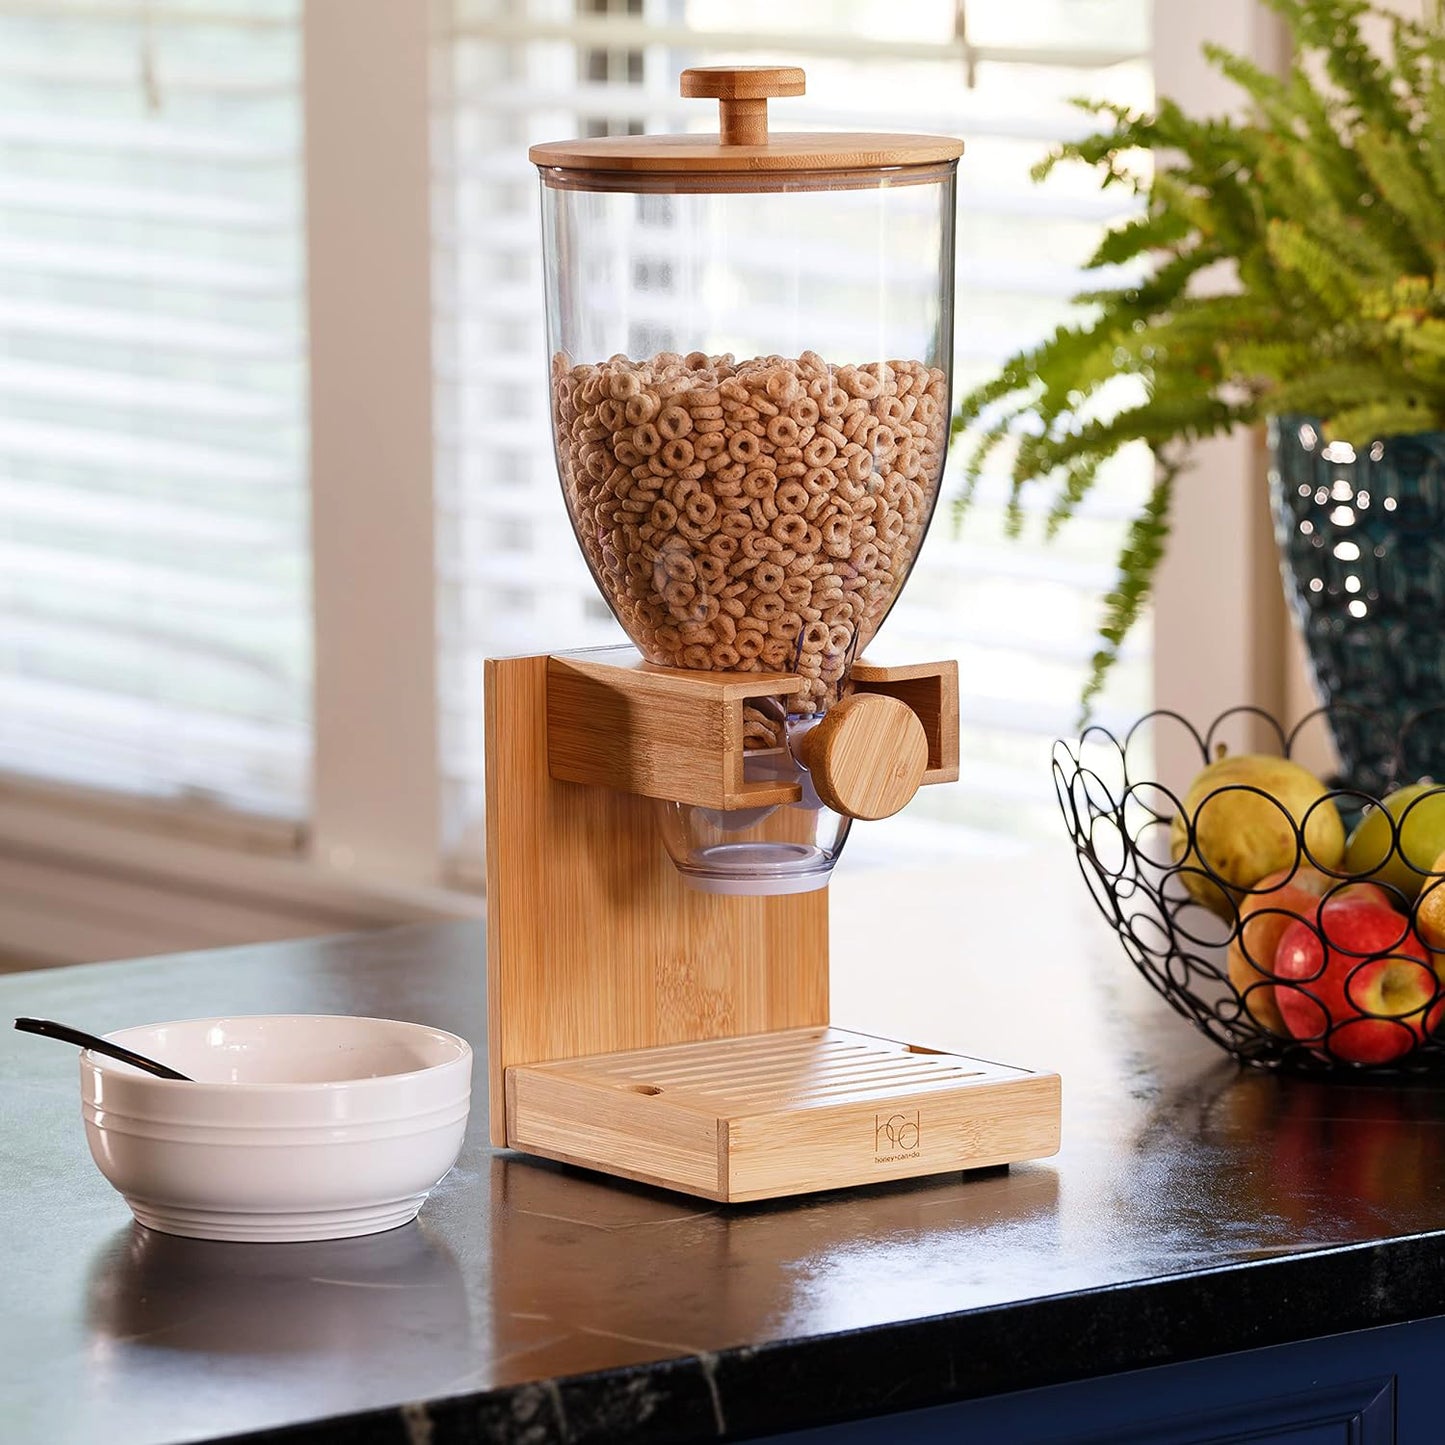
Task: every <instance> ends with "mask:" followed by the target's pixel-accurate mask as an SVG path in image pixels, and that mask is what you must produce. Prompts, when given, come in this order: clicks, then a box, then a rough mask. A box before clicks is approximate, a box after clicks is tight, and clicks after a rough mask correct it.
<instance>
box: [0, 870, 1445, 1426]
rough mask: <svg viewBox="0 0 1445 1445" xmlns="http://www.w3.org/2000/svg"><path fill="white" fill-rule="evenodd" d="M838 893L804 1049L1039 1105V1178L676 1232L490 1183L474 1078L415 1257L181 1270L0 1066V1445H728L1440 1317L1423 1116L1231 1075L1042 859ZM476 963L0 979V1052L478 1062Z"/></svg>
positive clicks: (1439, 1263)
mask: <svg viewBox="0 0 1445 1445" xmlns="http://www.w3.org/2000/svg"><path fill="white" fill-rule="evenodd" d="M849 883H850V886H848V887H847V888H844V887H843V886H842V885H843V880H842V879H841V878H840V881H839V883H838V884H835V894H836V895H837V896H836V897H835V900H834V910H835V916H834V955H835V968H834V1010H833V1012H834V1019H835V1022H838V1023H839V1024H841V1025H843V1026H845V1027H856V1028H861V1029H865V1030H868V1031H871V1032H875V1033H884V1034H891V1035H892V1036H894V1037H906V1038H908V1039H909V1040H910V1041H912V1042H920V1043H926V1044H929V1045H931V1046H935V1047H943V1048H959V1049H963V1050H965V1051H968V1050H971V1051H973V1052H974V1053H976V1054H978V1055H980V1056H983V1057H989V1058H995V1059H1001V1060H1004V1061H1006V1062H1010V1063H1017V1064H1022V1065H1025V1066H1032V1067H1045V1068H1055V1069H1057V1070H1059V1071H1060V1072H1061V1073H1062V1075H1063V1079H1064V1147H1063V1150H1062V1152H1061V1153H1060V1154H1059V1155H1058V1156H1057V1157H1056V1158H1054V1159H1052V1160H1048V1161H1044V1162H1040V1163H1036V1164H1027V1165H1019V1166H1016V1167H1015V1168H1014V1169H1013V1170H1011V1171H1009V1172H1006V1173H1003V1172H996V1173H993V1174H989V1175H985V1176H982V1177H960V1176H958V1175H954V1176H946V1177H942V1178H938V1179H933V1180H925V1181H921V1182H917V1183H912V1184H906V1185H901V1186H899V1185H895V1186H879V1187H875V1188H871V1189H865V1190H859V1191H854V1192H848V1193H837V1194H825V1195H818V1196H813V1197H809V1198H804V1199H799V1200H796V1201H791V1202H775V1203H769V1204H761V1205H748V1206H742V1207H731V1208H730V1207H726V1206H713V1205H708V1204H705V1203H702V1202H700V1201H695V1200H690V1199H688V1198H685V1197H683V1196H678V1195H669V1194H664V1193H661V1192H658V1191H654V1190H650V1189H646V1188H643V1187H640V1186H632V1185H625V1184H621V1183H617V1182H613V1181H608V1180H603V1179H601V1178H599V1177H597V1176H595V1175H589V1174H586V1173H583V1172H581V1171H578V1170H571V1169H566V1168H562V1167H558V1166H554V1165H550V1164H546V1163H541V1162H536V1161H532V1160H528V1159H524V1158H521V1157H519V1156H516V1155H509V1154H505V1153H496V1152H493V1151H492V1150H490V1149H489V1148H488V1147H487V1144H486V1142H485V1118H486V1100H485V1087H486V1073H485V1069H484V1068H482V1067H478V1068H477V1070H476V1074H475V1079H476V1095H475V1098H474V1106H473V1112H472V1127H471V1130H470V1133H469V1139H468V1143H467V1146H466V1148H465V1150H464V1152H463V1155H462V1158H461V1161H460V1163H459V1165H458V1167H457V1169H456V1170H455V1171H454V1172H453V1173H452V1174H451V1175H450V1176H449V1177H448V1178H447V1180H446V1181H444V1183H443V1184H442V1185H441V1186H440V1187H439V1188H438V1189H437V1191H436V1193H435V1194H434V1195H433V1197H432V1199H431V1200H430V1201H429V1202H428V1203H427V1205H426V1207H425V1208H424V1209H423V1211H422V1215H421V1218H420V1220H419V1221H418V1223H416V1224H414V1225H409V1226H407V1227H406V1228H404V1229H400V1230H396V1231H393V1232H392V1233H390V1234H385V1235H379V1236H375V1237H373V1238H370V1239H361V1240H345V1241H337V1242H333V1243H324V1244H315V1245H275V1246H267V1245H227V1244H207V1243H199V1242H195V1241H188V1240H182V1239H174V1238H169V1237H167V1236H164V1235H159V1234H151V1233H148V1232H147V1231H145V1230H143V1229H141V1228H139V1227H138V1226H135V1225H133V1224H132V1223H131V1220H130V1216H129V1213H128V1212H127V1210H126V1208H125V1205H124V1203H123V1202H122V1201H121V1199H120V1197H119V1196H118V1195H116V1194H114V1193H113V1192H112V1191H111V1190H110V1188H109V1186H108V1185H107V1184H106V1183H105V1181H104V1180H103V1179H102V1178H101V1176H100V1175H99V1173H98V1172H97V1171H96V1170H95V1168H94V1166H93V1164H92V1163H91V1161H90V1158H89V1155H88V1153H87V1151H86V1146H85V1141H84V1135H83V1131H82V1128H81V1124H80V1118H79V1099H78V1086H77V1078H76V1072H77V1071H76V1061H75V1055H74V1053H73V1051H70V1050H68V1049H66V1048H64V1047H61V1046H59V1045H57V1044H54V1043H51V1042H47V1041H42V1040H37V1039H34V1038H30V1037H27V1036H21V1035H18V1034H15V1033H13V1032H7V1033H6V1034H5V1035H4V1042H3V1045H0V1231H3V1236H0V1237H3V1238H4V1240H5V1267H4V1271H3V1290H0V1299H3V1303H4V1309H3V1310H0V1412H3V1413H0V1436H3V1439H4V1440H5V1441H6V1442H7V1445H30V1442H36V1445H38V1442H42V1441H43V1442H46V1445H69V1442H79V1441H86V1442H92V1441H95V1440H99V1439H104V1440H106V1441H110V1442H116V1445H131V1442H157V1445H158V1442H181V1441H194V1440H202V1439H206V1440H211V1439H219V1438H233V1437H244V1438H248V1439H249V1438H253V1437H254V1438H264V1439H266V1440H282V1439H285V1440H293V1439H294V1440H301V1441H324V1440H333V1439H335V1440H365V1441H372V1440H375V1441H391V1440H396V1441H407V1442H417V1445H423V1442H425V1445H445V1442H447V1441H450V1440H477V1439H486V1440H491V1439H495V1440H500V1441H517V1442H521V1441H527V1442H543V1441H552V1440H557V1441H570V1442H581V1441H592V1440H607V1439H619V1438H626V1439H629V1440H637V1441H692V1440H706V1439H714V1438H717V1437H719V1436H721V1435H727V1436H732V1437H746V1436H748V1435H753V1434H765V1433H769V1432H773V1431H780V1430H785V1429H790V1428H798V1427H803V1426H807V1425H813V1424H820V1423H824V1422H828V1421H833V1420H839V1419H846V1418H850V1417H855V1416H859V1415H866V1414H874V1413H881V1412H885V1411H895V1410H902V1409H908V1408H912V1407H915V1406H923V1405H930V1404H937V1403H941V1402H944V1401H948V1400H957V1399H967V1398H971V1397H977V1396H982V1395H990V1394H995V1393H999V1392H1003V1391H1009V1390H1016V1389H1023V1388H1028V1387H1032V1386H1036V1385H1041V1384H1048V1383H1054V1382H1061V1381H1065V1380H1071V1379H1078V1378H1083V1377H1086V1376H1090V1375H1098V1374H1104V1373H1109V1372H1114V1371H1118V1370H1124V1369H1132V1368H1137V1367H1141V1366H1147V1365H1150V1364H1157V1363H1163V1362H1167V1361H1177V1360H1185V1359H1192V1358H1199V1357H1203V1356H1207V1355H1211V1354H1219V1353H1223V1352H1227V1351H1233V1350H1240V1349H1247V1348H1252V1347H1255V1346H1262V1345H1269V1344H1276V1343H1283V1342H1287V1341H1292V1340H1298V1339H1304V1338H1310V1337H1314V1336H1318V1335H1325V1334H1331V1333H1335V1332H1339V1331H1344V1330H1352V1329H1360V1328H1364V1327H1367V1326H1372V1325H1385V1324H1392V1323H1396V1322H1399V1321H1403V1320H1408V1319H1412V1318H1418V1317H1422V1316H1428V1315H1436V1314H1442V1313H1445V1234H1442V1231H1445V1127H1442V1126H1445V1093H1442V1091H1441V1090H1440V1089H1439V1088H1436V1087H1428V1086H1427V1087H1421V1086H1414V1087H1410V1088H1398V1087H1394V1088H1379V1087H1368V1086H1344V1087H1341V1086H1330V1085H1327V1084H1322V1083H1317V1082H1307V1081H1302V1080H1291V1079H1278V1078H1275V1077H1273V1076H1270V1075H1260V1074H1244V1073H1240V1072H1238V1071H1236V1069H1235V1068H1234V1066H1233V1065H1232V1064H1231V1063H1230V1062H1229V1061H1228V1060H1227V1059H1226V1058H1225V1057H1224V1056H1223V1055H1222V1054H1220V1053H1219V1052H1217V1050H1216V1049H1215V1048H1214V1046H1213V1045H1211V1044H1210V1043H1208V1041H1207V1040H1205V1039H1203V1038H1202V1037H1200V1036H1198V1035H1197V1034H1195V1033H1194V1031H1193V1030H1192V1029H1191V1028H1190V1027H1189V1025H1188V1024H1186V1023H1185V1022H1184V1021H1183V1020H1181V1019H1180V1018H1178V1017H1177V1016H1175V1015H1174V1014H1173V1013H1171V1012H1170V1011H1169V1010H1168V1008H1167V1007H1166V1006H1165V1004H1164V1003H1163V1002H1162V1001H1161V1000H1159V999H1158V998H1156V997H1155V996H1154V995H1153V994H1152V993H1151V992H1150V991H1149V990H1148V988H1147V986H1146V985H1145V984H1144V983H1143V982H1142V980H1141V979H1139V978H1138V977H1137V975H1135V974H1134V973H1133V972H1132V970H1131V968H1130V966H1129V965H1128V963H1127V962H1126V960H1125V959H1124V958H1123V956H1122V955H1121V954H1120V953H1119V952H1118V950H1117V946H1115V945H1112V944H1111V943H1110V941H1109V939H1108V937H1107V935H1105V934H1104V933H1103V930H1102V925H1100V924H1099V922H1098V920H1097V919H1094V918H1092V917H1091V916H1090V914H1089V911H1088V910H1089V906H1090V905H1089V904H1088V902H1087V899H1086V897H1085V894H1084V889H1083V885H1082V884H1081V883H1080V882H1079V880H1078V878H1077V876H1076V875H1075V876H1072V877H1071V876H1070V875H1069V873H1068V871H1067V868H1066V867H1064V866H1062V863H1061V860H1060V859H1058V858H1057V857H1055V858H1054V859H1053V861H1051V862H1049V863H1047V864H1042V863H1034V862H1032V861H1030V860H1018V859H1012V860H1003V861H994V862H989V863H978V864H976V865H970V866H968V867H966V868H964V869H963V870H961V871H960V870H959V869H958V868H955V869H954V870H952V871H951V872H949V871H945V870H937V871H935V872H933V873H915V874H909V875H907V876H902V877H891V876H889V875H887V874H883V873H869V872H867V871H866V870H865V871H862V872H859V873H858V874H857V875H855V877H854V878H852V879H851V880H849ZM483 947H484V944H483V937H482V931H481V929H480V928H479V927H477V926H475V925H469V924H456V925H441V926H434V927H432V926H429V927H417V928H405V929H399V930H394V931H389V932H385V933H379V934H369V935H359V936H351V937H345V938H336V939H324V940H319V941H314V940H313V941H306V942H297V943H282V944H268V945H259V946H255V947H247V948H241V949H230V950H224V951H218V952H212V953H202V954H191V955H178V956H174V957H168V958H160V959H149V960H142V961H136V962H127V963H115V964H98V965H91V966H87V967H81V968H71V969H57V970H50V971H46V972H39V973H32V974H21V975H15V976H11V977H8V978H4V979H0V1005H3V1007H0V1013H3V1012H4V1011H6V1010H8V1014H7V1015H6V1016H7V1017H8V1016H13V1015H18V1014H33V1015H42V1016H48V1017H53V1018H60V1019H64V1020H66V1021H68V1022H73V1023H76V1024H78V1025H80V1026H82V1027H86V1028H90V1029H93V1030H97V1031H103V1030H106V1029H110V1028H115V1027H120V1026H122V1025H125V1024H129V1023H137V1022H143V1021H147V1020H156V1019H161V1018H175V1017H184V1016H187V1015H202V1014H210V1013H224V1012H255V1013H259V1012H349V1013H359V1014H381V1015H389V1016H394V1017H397V1018H407V1019H416V1020H419V1021H424V1022H430V1023H435V1024H439V1025H441V1026H443V1027H446V1028H451V1029H456V1030H457V1031H459V1032H461V1033H463V1034H465V1035H467V1036H468V1037H469V1038H470V1039H471V1040H472V1041H473V1043H474V1044H475V1045H476V1046H477V1047H478V1049H479V1050H480V1048H481V1047H482V1045H483V1043H484V1018H485V999H484V984H483ZM348 1417H350V1418H348Z"/></svg>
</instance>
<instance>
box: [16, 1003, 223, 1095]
mask: <svg viewBox="0 0 1445 1445" xmlns="http://www.w3.org/2000/svg"><path fill="white" fill-rule="evenodd" d="M15 1027H16V1028H17V1029H19V1030H20V1032H21V1033H24V1034H40V1035H41V1036H42V1037H43V1038H47V1039H60V1040H62V1041H63V1042H65V1043H67V1044H79V1045H80V1047H81V1048H83V1049H90V1050H92V1051H93V1052H94V1053H97V1054H106V1055H108V1056H109V1057H110V1058H112V1059H119V1060H120V1061H121V1063H123V1064H132V1065H134V1066H135V1067H136V1068H137V1069H144V1070H145V1071H146V1073H148V1074H154V1075H156V1077H157V1078H161V1079H179V1080H180V1081H181V1082H182V1083H183V1084H194V1083H195V1080H194V1079H193V1078H191V1076H190V1075H189V1074H182V1073H178V1072H177V1071H176V1070H175V1069H173V1068H171V1066H170V1065H169V1064H158V1063H157V1062H156V1061H155V1060H154V1059H148V1058H146V1056H145V1055H144V1054H138V1053H136V1052H135V1050H134V1049H127V1048H122V1047H121V1045H120V1044H113V1043H111V1042H110V1040H109V1039H101V1038H97V1037H96V1036H95V1035H94V1034H87V1033H82V1032H81V1031H80V1030H79V1029H72V1028H69V1027H68V1026H67V1025H65V1024H57V1023H54V1022H52V1021H51V1020H50V1019H16V1020H15Z"/></svg>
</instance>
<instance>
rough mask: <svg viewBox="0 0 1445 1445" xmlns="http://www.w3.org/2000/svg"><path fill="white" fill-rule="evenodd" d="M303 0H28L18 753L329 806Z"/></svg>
mask: <svg viewBox="0 0 1445 1445" xmlns="http://www.w3.org/2000/svg"><path fill="white" fill-rule="evenodd" d="M300 3H301V0H166V3H164V4H159V3H157V4H154V5H152V4H137V3H120V0H110V3H107V0H84V3H69V0H50V3H46V4H26V3H18V0H0V770H3V771H4V772H5V773H8V774H11V775H19V776H23V777H27V778H30V779H36V780H42V781H45V782H52V783H63V784H72V785H80V786H82V787H85V788H91V789H101V790H104V791H106V792H107V793H123V794H131V795H134V796H135V797H137V798H144V799H146V800H155V799H163V800H168V801H171V802H179V803H184V804H186V805H188V806H189V807H191V808H192V809H194V810H196V811H209V810H216V809H225V810H230V811H240V812H243V813H247V814H254V815H259V816H262V817H270V818H276V819H280V820H284V821H286V822H287V823H288V824H289V823H294V822H299V821H300V820H302V819H304V817H305V815H306V811H307V791H308V783H307V778H308V776H309V767H310V737H309V691H310V664H309V647H310V613H309V566H308V560H307V547H308V539H307V500H306V450H307V428H306V369H305V368H306V349H305V348H306V341H305V304H304V290H303V287H304V276H303V267H302V262H303V256H304V247H303V231H302V225H303V217H302V202H301V183H302V176H301V136H300V126H301V97H300V92H299V75H300V60H301V57H300V15H299V8H300Z"/></svg>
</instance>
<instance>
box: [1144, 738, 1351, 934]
mask: <svg viewBox="0 0 1445 1445" xmlns="http://www.w3.org/2000/svg"><path fill="white" fill-rule="evenodd" d="M1301 835H1303V839H1304V847H1305V851H1306V853H1307V855H1308V856H1307V858H1306V856H1305V854H1302V853H1301V849H1300V839H1301ZM1344 848H1345V829H1344V824H1343V823H1341V821H1340V812H1339V809H1338V808H1336V807H1335V804H1334V801H1333V800H1332V799H1331V798H1329V797H1328V796H1327V795H1326V791H1325V787H1324V785H1323V784H1322V783H1321V782H1320V781H1319V779H1318V778H1316V777H1315V776H1314V774H1313V773H1311V772H1308V771H1307V770H1306V769H1304V768H1302V767H1301V766H1300V765H1299V764H1298V763H1293V762H1291V761H1290V760H1289V759H1288V758H1276V757H1269V756H1266V755H1265V754H1261V753H1241V754H1239V755H1238V756H1235V757H1220V758H1216V759H1215V761H1214V762H1212V763H1210V764H1209V766H1208V767H1207V768H1205V769H1204V770H1203V771H1202V772H1201V773H1200V774H1199V775H1198V776H1197V777H1196V778H1195V779H1194V781H1193V782H1192V783H1191V784H1190V785H1189V791H1188V792H1187V793H1186V794H1185V795H1184V800H1183V803H1182V805H1181V807H1180V810H1179V812H1178V813H1176V814H1175V815H1174V819H1173V821H1172V823H1171V824H1170V828H1169V851H1170V856H1171V857H1172V858H1173V860H1174V862H1175V863H1177V864H1179V865H1180V869H1181V871H1180V877H1181V878H1182V879H1183V882H1184V886H1185V888H1187V889H1188V890H1189V893H1190V895H1191V896H1192V897H1193V898H1195V899H1197V900H1198V901H1199V902H1200V903H1203V904H1204V905H1205V907H1207V908H1210V909H1212V910H1213V911H1214V912H1215V913H1217V914H1219V915H1220V916H1221V917H1223V918H1232V917H1233V915H1234V902H1233V899H1234V898H1237V897H1238V896H1239V893H1240V891H1241V890H1243V889H1247V888H1249V887H1250V886H1251V885H1253V884H1254V883H1256V882H1258V881H1259V879H1261V878H1264V877H1267V876H1268V875H1270V874H1272V873H1277V872H1278V871H1280V870H1281V869H1287V870H1292V869H1294V868H1296V867H1298V866H1299V865H1300V864H1301V863H1302V862H1306V861H1309V862H1313V863H1317V864H1319V865H1320V867H1322V868H1333V867H1335V866H1336V865H1337V864H1338V863H1339V861H1340V858H1341V855H1342V854H1343V853H1344ZM1216 879H1217V880H1219V881H1218V882H1216V881H1215V880H1216ZM1221 883H1222V884H1223V885H1224V886H1223V887H1222V888H1221V887H1220V884H1221Z"/></svg>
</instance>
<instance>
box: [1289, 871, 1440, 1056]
mask: <svg viewBox="0 0 1445 1445" xmlns="http://www.w3.org/2000/svg"><path fill="white" fill-rule="evenodd" d="M1274 976H1275V977H1276V978H1277V979H1287V980H1292V981H1293V982H1295V983H1296V984H1298V985H1300V986H1299V987H1297V988H1277V989H1275V990H1274V994H1275V1002H1276V1004H1277V1005H1278V1007H1279V1011H1280V1014H1281V1016H1282V1017H1283V1019H1284V1023H1285V1027H1286V1028H1287V1029H1288V1030H1289V1031H1290V1033H1291V1034H1293V1035H1294V1037H1295V1038H1297V1039H1302V1040H1304V1041H1306V1042H1308V1043H1316V1044H1322V1045H1323V1046H1324V1048H1325V1049H1326V1050H1327V1051H1328V1052H1329V1053H1330V1054H1331V1055H1332V1056H1333V1057H1335V1058H1338V1059H1344V1060H1346V1061H1347V1062H1349V1063H1355V1064H1387V1063H1389V1062H1391V1061H1392V1060H1394V1059H1398V1058H1402V1057H1403V1056H1404V1055H1405V1054H1408V1053H1409V1052H1410V1051H1411V1050H1412V1049H1413V1048H1415V1047H1416V1045H1418V1044H1419V1043H1421V1042H1423V1040H1424V1038H1425V1035H1426V1033H1427V1032H1429V1031H1430V1030H1431V1029H1433V1028H1434V1027H1435V1025H1436V1024H1437V1023H1438V1022H1439V1018H1440V1014H1441V1011H1442V1008H1445V1005H1442V1004H1436V1005H1435V1007H1433V1008H1432V1007H1431V1004H1432V1003H1433V1002H1434V1000H1435V996H1436V993H1437V991H1438V984H1437V982H1436V978H1435V972H1434V970H1433V969H1432V968H1431V966H1430V955H1429V952H1428V951H1427V950H1426V948H1425V945H1424V944H1423V943H1421V942H1420V940H1419V938H1418V937H1416V935H1415V931H1414V930H1413V929H1412V928H1411V927H1410V923H1409V920H1408V919H1406V918H1405V917H1404V915H1403V914H1400V913H1397V912H1395V910H1394V909H1392V908H1384V907H1382V906H1381V905H1380V904H1379V903H1377V902H1374V901H1371V900H1370V899H1368V898H1360V897H1354V898H1331V899H1328V900H1327V901H1326V902H1324V903H1322V904H1321V905H1320V908H1319V912H1318V914H1317V916H1316V919H1315V921H1314V923H1313V924H1310V923H1307V922H1304V921H1300V922H1296V923H1291V924H1290V925H1289V927H1288V928H1286V929H1285V931H1284V934H1283V936H1282V937H1281V938H1280V941H1279V949H1278V952H1277V953H1276V954H1275V959H1274ZM1427 1009H1428V1010H1429V1016H1428V1018H1427V1016H1426V1010H1427Z"/></svg>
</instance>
